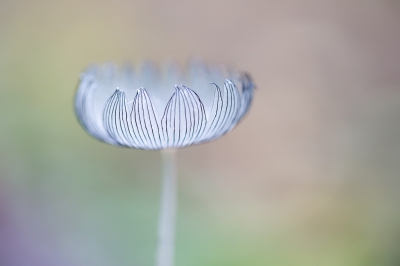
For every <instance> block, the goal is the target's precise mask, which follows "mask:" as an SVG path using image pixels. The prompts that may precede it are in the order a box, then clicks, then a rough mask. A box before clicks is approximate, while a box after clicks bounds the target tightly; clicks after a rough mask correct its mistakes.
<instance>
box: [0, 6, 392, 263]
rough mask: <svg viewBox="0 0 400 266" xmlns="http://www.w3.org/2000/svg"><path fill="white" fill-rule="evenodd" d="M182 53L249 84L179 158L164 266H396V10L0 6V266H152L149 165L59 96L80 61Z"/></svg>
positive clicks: (155, 188) (156, 158) (154, 160)
mask: <svg viewBox="0 0 400 266" xmlns="http://www.w3.org/2000/svg"><path fill="white" fill-rule="evenodd" d="M192 56H202V57H203V58H204V59H205V60H206V61H208V62H211V63H223V64H229V65H232V66H235V67H238V68H240V69H243V70H246V71H248V72H249V73H251V74H252V76H253V78H254V81H255V83H256V84H257V85H258V89H257V90H256V92H255V99H254V104H253V106H252V108H251V110H250V112H249V114H248V116H247V117H246V119H244V120H243V122H241V124H240V125H239V126H238V127H237V128H236V129H235V130H234V131H232V132H231V133H230V134H228V135H226V136H224V137H223V138H221V139H219V140H217V141H215V142H212V143H209V144H204V145H199V146H193V147H189V148H185V149H182V150H180V151H179V154H178V157H179V215H178V221H177V223H178V224H177V250H176V265H177V266H204V265H218V266H222V265H226V266H243V265H244V266H247V265H250V266H253V265H254V266H264V265H274V266H275V265H278V266H279V265H285V266H287V265H293V266H301V265H307V266H313V265H315V266H320V265H324V266H347V265H348V266H352V265H360V266H361V265H362V266H375V265H379V266H397V265H400V208H399V205H400V174H399V173H400V160H399V158H400V123H399V122H400V87H399V86H400V2H399V1H397V0H336V1H328V0H300V1H299V0H298V1H295V0H282V1H275V0H264V1H261V0H237V1H228V0H221V1H211V0H205V1H177V0H171V1H155V0H150V1H144V0H142V1H140V0H132V1H126V0H115V1H105V0H100V1H94V0H84V1H77V0H72V1H49V0H34V1H27V0H13V1H12V0H1V1H0V265H2V266H39V265H40V266H53V265H54V266H64V265H65V266H87V265H93V266H109V265H118V266H128V265H129V266H131V265H133V266H147V265H153V264H154V256H155V250H156V228H157V218H158V215H157V212H158V208H159V200H160V189H161V188H160V183H161V182H160V179H161V167H160V162H161V158H160V154H159V153H158V152H149V151H139V150H133V149H124V148H116V147H113V146H110V145H106V144H103V143H100V142H98V141H96V140H94V139H92V138H91V137H90V136H89V135H88V134H87V133H86V132H85V131H84V130H83V129H82V128H81V127H80V125H79V124H78V122H77V119H76V118H75V114H74V111H73V97H74V93H75V89H76V85H77V82H78V77H79V74H80V72H81V71H82V70H83V69H84V68H85V67H86V66H87V65H88V64H90V63H93V62H98V63H104V62H109V61H113V62H117V63H124V62H127V61H128V62H133V63H137V62H140V61H142V60H145V59H150V60H153V61H155V62H163V61H165V60H167V59H170V58H175V59H177V60H178V61H179V62H181V63H184V62H185V61H186V60H187V59H188V58H190V57H192Z"/></svg>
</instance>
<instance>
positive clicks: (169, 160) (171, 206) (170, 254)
mask: <svg viewBox="0 0 400 266" xmlns="http://www.w3.org/2000/svg"><path fill="white" fill-rule="evenodd" d="M162 157H163V183H162V195H161V209H160V217H159V224H158V250H157V257H156V266H173V264H174V246H175V216H176V187H177V178H176V150H164V151H162Z"/></svg>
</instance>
